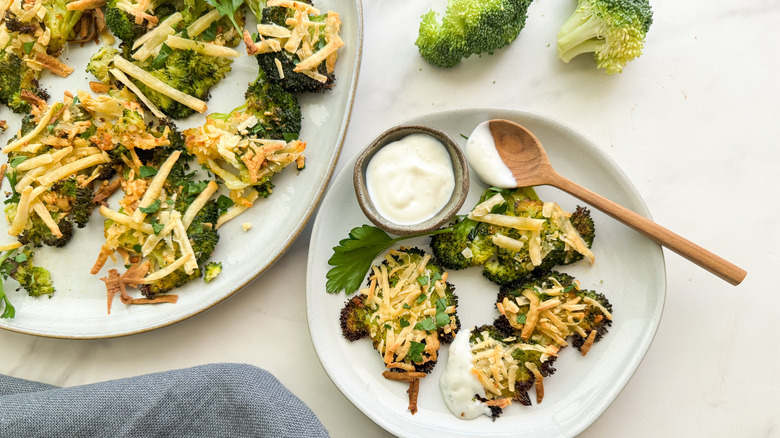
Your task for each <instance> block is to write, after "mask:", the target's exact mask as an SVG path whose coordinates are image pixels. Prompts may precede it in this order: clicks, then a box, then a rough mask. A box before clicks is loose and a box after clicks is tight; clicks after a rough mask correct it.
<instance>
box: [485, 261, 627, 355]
mask: <svg viewBox="0 0 780 438" xmlns="http://www.w3.org/2000/svg"><path fill="white" fill-rule="evenodd" d="M532 296H533V297H536V300H537V303H536V304H534V306H538V305H539V304H540V303H542V302H545V303H547V305H546V306H545V307H546V308H547V310H545V313H542V314H538V313H537V315H535V316H533V317H532V316H530V315H531V314H532V313H533V311H532V308H531V307H532V306H531V303H530V298H529V297H532ZM496 303H497V304H496V307H499V310H500V312H501V316H500V317H499V318H498V319H497V320H496V323H495V324H496V326H497V327H500V328H501V330H502V333H504V334H505V335H507V336H509V335H512V336H518V337H521V338H522V339H531V340H535V341H536V342H539V343H541V344H543V345H557V347H558V348H563V347H564V346H566V345H567V343H568V339H569V338H571V343H572V344H573V345H574V346H575V348H577V349H578V350H580V351H581V352H582V353H583V355H584V354H585V353H587V349H589V348H590V345H592V344H593V343H594V342H598V341H599V340H601V338H602V337H603V336H604V335H605V334H606V333H607V331H608V329H609V327H610V326H611V325H612V305H611V304H610V302H609V300H607V298H606V297H605V296H604V295H603V294H601V293H598V292H595V291H591V290H587V289H580V285H579V282H578V281H577V280H576V279H575V278H574V277H572V276H571V275H568V274H565V273H562V272H558V271H535V272H534V273H533V274H532V275H531V276H530V277H528V278H527V279H523V280H522V281H518V282H516V283H513V284H509V285H505V286H502V287H501V289H500V291H499V293H498V298H497V300H496ZM564 304H565V306H564ZM550 315H553V316H550ZM536 318H538V319H536ZM532 319H534V321H533V322H532ZM555 320H557V321H566V324H565V325H561V324H560V323H558V324H557V329H555V330H551V329H548V328H546V327H550V324H551V322H552V321H555ZM527 324H535V325H533V326H531V327H526V325H527ZM552 324H553V326H555V325H556V323H555V322H552ZM589 338H590V339H589Z"/></svg>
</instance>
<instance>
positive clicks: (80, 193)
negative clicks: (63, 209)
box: [50, 177, 95, 228]
mask: <svg viewBox="0 0 780 438" xmlns="http://www.w3.org/2000/svg"><path fill="white" fill-rule="evenodd" d="M50 191H51V193H52V194H54V195H56V196H57V197H58V200H62V201H64V202H62V203H61V202H57V203H58V204H59V205H65V204H67V205H68V206H69V207H70V210H69V211H68V212H69V214H70V218H71V219H72V220H73V221H74V222H76V225H77V226H78V227H79V228H84V227H85V226H86V225H87V222H89V219H90V217H91V216H92V209H93V207H94V205H93V204H92V198H93V197H94V196H95V193H94V191H93V190H92V189H91V188H89V187H85V186H80V185H79V184H78V182H76V178H75V177H70V178H68V179H66V180H62V181H59V182H56V183H55V184H54V185H52V187H51V190H50Z"/></svg>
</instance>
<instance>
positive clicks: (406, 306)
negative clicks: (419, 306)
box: [401, 303, 412, 310]
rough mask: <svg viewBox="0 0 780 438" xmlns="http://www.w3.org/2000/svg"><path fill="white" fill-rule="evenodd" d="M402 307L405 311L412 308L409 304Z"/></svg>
mask: <svg viewBox="0 0 780 438" xmlns="http://www.w3.org/2000/svg"><path fill="white" fill-rule="evenodd" d="M401 307H403V308H404V309H407V310H408V309H411V308H412V306H410V305H409V304H408V303H404V305H403V306H401Z"/></svg>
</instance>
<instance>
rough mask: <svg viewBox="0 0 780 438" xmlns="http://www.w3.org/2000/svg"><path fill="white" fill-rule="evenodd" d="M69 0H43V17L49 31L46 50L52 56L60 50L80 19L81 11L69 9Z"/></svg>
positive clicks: (72, 33)
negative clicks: (44, 13) (44, 11)
mask: <svg viewBox="0 0 780 438" xmlns="http://www.w3.org/2000/svg"><path fill="white" fill-rule="evenodd" d="M68 3H70V1H69V0H43V7H44V8H45V9H46V16H45V17H44V19H43V22H44V24H45V25H46V30H47V31H48V32H50V38H49V43H48V44H47V46H46V51H47V52H48V53H49V54H50V55H53V56H57V55H59V54H60V52H62V49H63V48H64V47H65V44H66V43H67V42H68V39H70V38H71V37H72V36H73V35H74V32H73V27H74V26H76V23H78V21H79V20H80V19H81V16H82V15H83V12H82V11H79V10H69V9H68Z"/></svg>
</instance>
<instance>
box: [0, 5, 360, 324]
mask: <svg viewBox="0 0 780 438" xmlns="http://www.w3.org/2000/svg"><path fill="white" fill-rule="evenodd" d="M317 7H318V8H320V9H321V10H323V11H327V10H333V11H336V12H338V13H339V14H340V16H341V21H342V23H343V24H342V28H341V37H342V39H343V40H344V42H345V45H344V47H343V48H342V49H341V50H339V61H338V63H337V64H336V84H335V86H334V87H333V89H331V90H329V91H327V92H325V93H321V94H320V93H317V94H310V95H305V96H304V95H302V96H299V100H300V103H301V109H302V112H303V128H302V130H301V134H300V138H301V140H303V141H306V143H307V147H306V168H305V169H303V170H302V171H300V172H298V173H296V172H295V170H293V169H285V170H284V171H283V172H282V173H280V174H279V175H277V176H276V177H274V184H275V185H276V188H275V189H274V192H273V195H271V196H270V197H269V198H267V199H261V200H259V201H257V202H256V203H255V205H254V206H253V208H251V209H249V210H248V211H247V212H246V213H244V214H243V215H241V216H240V217H239V218H238V219H235V220H233V221H231V222H229V223H227V224H226V225H225V226H223V227H222V228H220V242H219V244H218V245H217V249H216V251H215V252H214V254H213V255H212V260H214V261H220V262H222V266H223V270H222V273H221V274H220V275H219V276H218V277H217V278H216V279H215V280H214V281H212V282H211V283H208V284H206V283H204V282H203V281H202V280H195V281H191V282H190V283H188V284H186V285H185V286H184V287H182V288H180V289H177V291H176V294H177V295H178V296H179V301H178V302H177V303H176V304H157V305H149V306H125V305H123V304H122V303H120V302H119V301H118V300H115V302H114V304H113V306H112V308H111V314H107V312H106V288H105V285H104V283H103V282H102V281H100V277H104V276H106V272H107V271H108V269H111V268H118V269H120V271H121V270H123V269H122V266H120V265H119V264H117V265H112V263H110V262H109V263H107V265H106V267H105V268H104V269H103V270H102V271H101V272H100V273H99V274H97V275H90V273H89V271H90V268H91V267H92V265H93V264H94V263H95V260H97V256H98V253H99V251H100V246H101V244H102V243H103V241H104V239H103V231H102V230H103V220H102V218H101V217H100V215H99V214H98V213H97V212H94V213H93V217H92V220H91V221H90V223H89V225H88V226H87V227H86V228H84V229H76V230H75V231H76V232H75V233H74V237H73V240H72V241H71V242H69V243H68V245H67V246H66V247H64V248H61V249H51V248H41V249H40V250H36V259H35V260H36V264H37V265H40V266H44V267H46V268H48V269H49V270H50V271H51V272H52V278H53V281H54V286H55V288H56V289H57V291H56V292H55V294H54V296H53V297H52V298H51V299H46V298H33V297H29V296H26V294H25V293H24V291H15V290H13V282H12V281H9V282H8V287H7V288H6V289H9V290H7V292H8V296H9V298H10V300H11V302H12V303H13V305H14V307H15V308H16V317H15V318H13V319H0V328H5V329H8V330H12V331H16V332H21V333H27V334H34V335H41V336H50V337H61V338H105V337H113V336H121V335H128V334H132V333H138V332H143V331H148V330H151V329H155V328H159V327H163V326H166V325H169V324H173V323H175V322H177V321H181V320H183V319H186V318H188V317H190V316H193V315H195V314H198V313H200V312H202V311H204V310H206V309H208V308H210V307H211V306H213V305H215V304H217V303H219V302H220V301H222V300H224V299H226V298H228V297H229V296H230V295H232V294H233V293H235V292H236V291H238V290H239V289H241V288H242V287H244V286H246V285H247V284H249V282H251V281H252V280H253V279H254V278H256V277H257V276H258V275H260V274H261V273H262V272H263V271H265V270H266V269H267V268H269V267H270V266H271V265H272V264H273V263H274V262H276V260H278V259H279V257H281V256H282V254H283V253H284V252H285V251H286V250H287V249H288V247H289V246H290V244H291V243H292V241H293V240H294V239H295V237H297V236H298V234H299V233H300V232H301V230H302V229H303V227H304V225H305V224H306V223H307V222H308V220H309V219H310V218H311V216H312V214H313V213H314V209H315V207H316V206H317V204H318V202H319V201H320V199H321V197H322V194H323V192H324V191H325V187H326V186H327V183H328V181H329V180H330V177H331V175H332V173H333V169H334V167H335V164H336V160H337V159H338V156H339V153H340V151H341V145H342V143H343V141H344V135H345V132H346V129H347V125H348V123H349V116H350V112H351V109H352V99H353V96H354V93H355V86H356V83H357V77H358V70H359V67H360V55H361V47H362V34H363V28H362V9H361V3H360V0H319V1H318V2H317ZM250 15H251V13H250ZM248 20H251V18H248ZM250 26H251V24H250V23H248V24H247V28H250V29H251V27H250ZM98 48H99V46H97V45H95V44H94V43H90V44H87V45H85V46H83V47H79V46H78V45H77V44H71V45H70V47H69V48H68V52H67V53H65V54H64V55H63V56H62V59H63V60H64V61H65V62H67V63H68V64H69V65H72V66H74V68H75V72H74V73H73V74H72V75H71V76H69V77H68V78H65V79H60V78H56V77H52V76H53V75H51V74H48V75H46V74H45V75H44V77H43V78H42V80H41V83H42V84H43V86H44V87H45V88H48V90H49V93H50V94H51V99H50V100H49V102H50V103H51V102H57V101H60V100H61V99H62V96H63V93H64V91H65V90H70V91H76V90H78V89H81V90H89V88H88V87H89V85H88V83H89V81H91V80H94V78H93V77H92V75H91V74H89V73H85V72H84V68H85V66H86V64H87V62H88V60H89V58H90V56H91V55H92V54H93V53H95V52H96V51H97V50H98ZM237 50H238V51H239V52H241V53H243V54H244V55H243V56H241V57H240V58H237V59H236V60H235V61H234V62H233V65H232V71H231V72H230V74H229V75H228V76H227V77H226V78H225V79H224V80H222V81H221V82H220V83H219V84H217V86H216V87H214V88H213V89H212V91H211V94H212V98H211V99H210V100H209V101H208V106H209V109H208V113H213V112H222V113H225V112H229V111H230V110H232V109H233V108H235V107H237V106H240V105H242V104H243V102H244V92H245V91H246V87H247V85H248V84H249V83H250V82H251V81H253V80H254V79H255V78H256V77H257V72H258V65H257V61H256V60H255V59H254V57H250V56H247V55H245V53H246V50H245V47H244V45H243V42H242V43H241V46H239V47H238V48H237ZM74 94H75V93H74ZM0 116H1V117H0V119H7V120H8V122H9V132H7V133H6V134H4V135H3V137H2V139H3V144H4V142H5V141H7V140H8V138H10V136H11V135H13V132H15V131H16V130H17V129H18V127H19V116H18V115H15V114H11V113H10V111H8V109H7V108H2V109H0ZM204 118H205V114H203V115H201V114H196V115H194V116H191V117H188V118H187V119H185V120H181V121H177V122H176V124H177V126H178V127H179V128H180V129H182V130H183V129H186V128H190V127H193V126H199V125H202V124H203V122H204ZM5 187H7V183H6V186H4V188H5ZM0 222H3V223H4V224H5V222H6V221H0ZM245 222H248V223H250V224H252V228H251V229H250V230H249V231H246V232H245V231H243V230H242V227H241V225H242V224H243V223H245ZM6 227H7V225H0V235H5V234H6V233H5V229H6ZM8 241H10V240H8ZM3 242H6V241H3Z"/></svg>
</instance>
